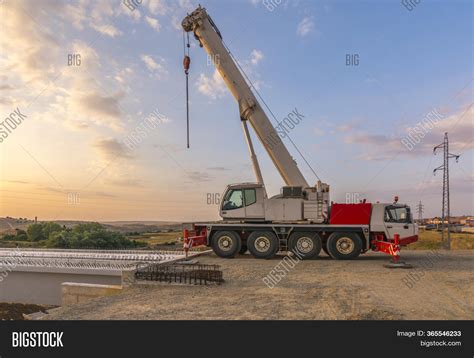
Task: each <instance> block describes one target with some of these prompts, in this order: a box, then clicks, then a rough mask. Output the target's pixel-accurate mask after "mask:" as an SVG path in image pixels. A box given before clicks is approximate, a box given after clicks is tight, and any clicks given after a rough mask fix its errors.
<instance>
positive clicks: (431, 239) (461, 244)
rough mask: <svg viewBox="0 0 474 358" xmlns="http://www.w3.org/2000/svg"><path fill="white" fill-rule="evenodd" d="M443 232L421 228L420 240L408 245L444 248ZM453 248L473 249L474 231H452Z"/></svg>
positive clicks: (424, 247) (420, 248)
mask: <svg viewBox="0 0 474 358" xmlns="http://www.w3.org/2000/svg"><path fill="white" fill-rule="evenodd" d="M442 248H443V246H442V243H441V232H439V231H431V230H429V231H426V230H420V233H419V238H418V241H417V242H415V243H413V244H410V245H408V246H407V247H406V249H408V250H410V249H411V250H437V249H442ZM451 249H453V250H473V249H474V233H467V232H465V233H451Z"/></svg>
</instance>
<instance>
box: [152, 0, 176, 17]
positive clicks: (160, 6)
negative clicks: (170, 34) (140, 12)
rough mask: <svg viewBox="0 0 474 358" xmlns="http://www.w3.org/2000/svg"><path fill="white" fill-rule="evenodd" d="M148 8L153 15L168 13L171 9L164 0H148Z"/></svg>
mask: <svg viewBox="0 0 474 358" xmlns="http://www.w3.org/2000/svg"><path fill="white" fill-rule="evenodd" d="M148 9H149V10H150V12H151V13H152V14H153V15H166V14H167V13H168V12H169V11H170V10H171V9H170V7H169V6H168V5H167V4H166V3H165V1H163V0H148Z"/></svg>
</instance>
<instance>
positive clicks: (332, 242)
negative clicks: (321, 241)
mask: <svg viewBox="0 0 474 358" xmlns="http://www.w3.org/2000/svg"><path fill="white" fill-rule="evenodd" d="M327 249H328V253H329V256H331V257H332V258H333V259H336V260H351V259H355V258H356V257H357V256H359V255H360V252H361V251H362V240H361V239H360V237H359V235H357V234H355V233H352V232H350V233H345V232H334V233H332V234H331V235H330V236H329V238H328V241H327Z"/></svg>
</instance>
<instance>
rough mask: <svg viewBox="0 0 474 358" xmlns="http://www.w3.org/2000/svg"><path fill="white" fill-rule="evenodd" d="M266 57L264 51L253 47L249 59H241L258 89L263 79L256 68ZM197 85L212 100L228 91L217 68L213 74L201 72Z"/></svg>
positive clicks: (242, 64) (243, 66)
mask: <svg viewBox="0 0 474 358" xmlns="http://www.w3.org/2000/svg"><path fill="white" fill-rule="evenodd" d="M264 57H265V56H264V54H263V52H262V51H260V50H258V49H253V50H252V52H251V53H250V57H249V58H248V59H246V60H244V61H243V62H242V63H241V62H240V61H239V63H240V65H241V66H242V68H243V69H244V71H245V73H246V74H247V76H248V77H249V78H252V79H253V81H252V83H253V85H254V86H255V88H257V89H259V88H260V85H261V81H260V80H259V78H260V75H259V74H258V73H257V72H256V69H255V68H256V66H257V65H258V64H259V63H260V61H262V60H263V58H264ZM246 80H247V79H246ZM196 86H197V88H198V91H199V92H201V93H202V94H203V95H205V96H207V97H209V98H211V99H212V100H216V99H220V98H223V97H224V96H225V95H226V93H227V87H226V85H225V82H224V80H223V79H222V76H221V75H220V73H219V71H217V69H216V70H214V73H213V74H212V76H207V75H205V74H204V73H201V74H200V75H199V77H198V79H197V81H196Z"/></svg>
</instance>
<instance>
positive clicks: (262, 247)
mask: <svg viewBox="0 0 474 358" xmlns="http://www.w3.org/2000/svg"><path fill="white" fill-rule="evenodd" d="M247 247H248V249H249V251H250V253H251V254H252V256H253V257H256V258H258V259H271V258H272V257H273V256H275V254H276V253H277V252H278V249H279V248H280V243H279V241H278V238H277V237H276V235H275V234H274V233H273V232H270V231H254V232H252V233H251V234H250V235H249V237H248V239H247Z"/></svg>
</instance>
